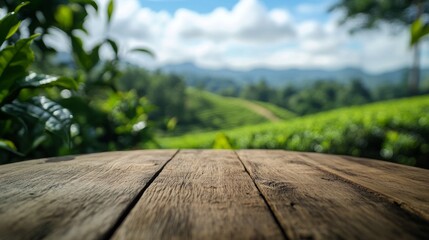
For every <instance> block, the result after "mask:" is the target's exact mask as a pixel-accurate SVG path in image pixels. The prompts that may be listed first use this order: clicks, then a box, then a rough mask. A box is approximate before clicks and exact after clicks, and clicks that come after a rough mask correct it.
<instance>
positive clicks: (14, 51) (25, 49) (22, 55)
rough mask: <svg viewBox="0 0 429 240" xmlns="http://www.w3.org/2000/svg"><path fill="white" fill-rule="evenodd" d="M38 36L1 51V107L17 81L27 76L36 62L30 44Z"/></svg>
mask: <svg viewBox="0 0 429 240" xmlns="http://www.w3.org/2000/svg"><path fill="white" fill-rule="evenodd" d="M37 36H38V35H33V36H31V37H30V38H25V39H21V40H19V41H18V42H17V43H16V44H15V45H12V46H7V47H6V48H4V49H3V50H1V51H0V105H1V102H2V101H3V99H4V98H5V97H6V96H7V95H8V94H9V91H10V89H11V87H12V86H13V84H14V83H15V81H16V80H18V79H21V78H23V77H25V76H26V75H27V69H28V67H29V66H30V65H31V63H32V62H33V60H34V53H33V51H32V50H31V48H30V44H31V42H32V40H33V39H34V38H36V37H37Z"/></svg>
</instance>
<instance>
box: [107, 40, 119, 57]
mask: <svg viewBox="0 0 429 240" xmlns="http://www.w3.org/2000/svg"><path fill="white" fill-rule="evenodd" d="M106 42H107V43H109V45H110V46H111V47H112V49H113V52H114V53H115V56H116V57H118V53H119V48H118V45H117V44H116V42H115V41H113V40H112V39H107V40H106Z"/></svg>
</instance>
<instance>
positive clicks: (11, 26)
mask: <svg viewBox="0 0 429 240" xmlns="http://www.w3.org/2000/svg"><path fill="white" fill-rule="evenodd" d="M20 24H21V22H20V21H19V20H18V17H17V16H16V13H14V12H11V13H8V14H7V15H6V16H5V17H4V18H2V19H1V20H0V46H1V45H2V44H3V43H4V41H5V40H7V39H9V38H10V37H11V36H12V35H13V34H15V32H16V31H17V30H18V28H19V25H20Z"/></svg>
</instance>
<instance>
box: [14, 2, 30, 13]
mask: <svg viewBox="0 0 429 240" xmlns="http://www.w3.org/2000/svg"><path fill="white" fill-rule="evenodd" d="M28 4H30V2H22V3H20V4H19V5H18V6H16V8H15V10H13V11H14V12H15V13H17V12H19V10H21V8H23V7H25V6H27V5H28Z"/></svg>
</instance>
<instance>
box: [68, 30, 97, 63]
mask: <svg viewBox="0 0 429 240" xmlns="http://www.w3.org/2000/svg"><path fill="white" fill-rule="evenodd" d="M71 42H72V48H73V55H74V57H75V60H76V62H77V63H78V64H79V65H80V66H81V67H82V68H83V69H84V70H86V71H90V70H91V68H92V64H91V56H90V55H89V54H88V53H87V52H86V51H85V50H84V49H83V42H82V39H80V38H79V37H76V36H74V35H72V36H71Z"/></svg>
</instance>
